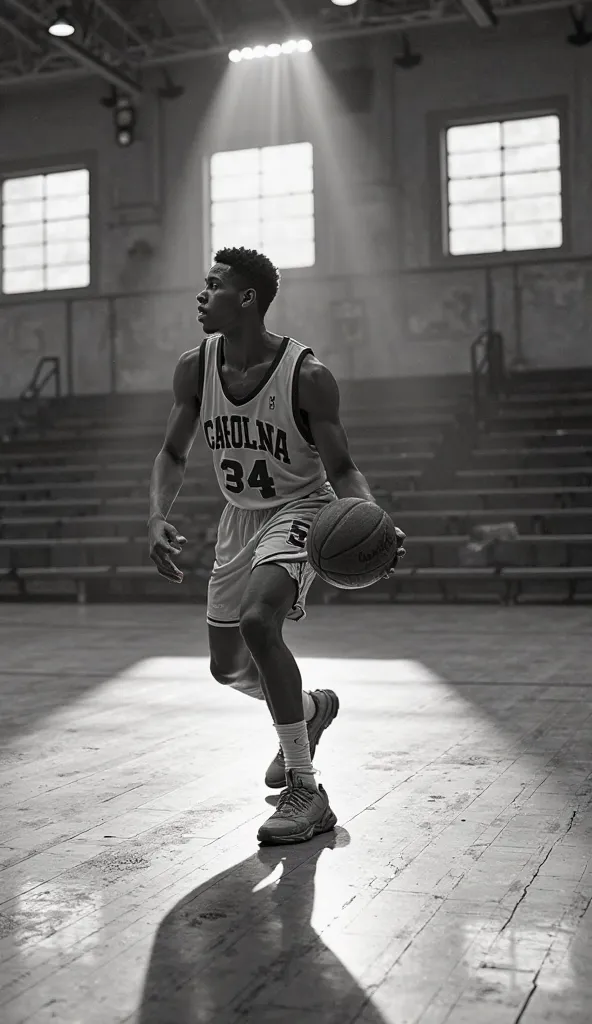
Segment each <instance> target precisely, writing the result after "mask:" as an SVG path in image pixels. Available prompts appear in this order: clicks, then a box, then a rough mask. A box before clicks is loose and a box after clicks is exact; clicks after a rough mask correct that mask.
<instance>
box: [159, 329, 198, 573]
mask: <svg viewBox="0 0 592 1024" xmlns="http://www.w3.org/2000/svg"><path fill="white" fill-rule="evenodd" d="M198 353H199V349H192V350H191V351H190V352H185V353H183V355H182V356H181V358H180V359H179V362H178V363H177V366H176V368H175V373H174V376H173V398H174V401H173V407H172V409H171V411H170V414H169V418H168V422H167V425H166V430H165V437H164V442H163V445H162V448H161V449H160V451H159V453H158V455H157V456H156V459H155V460H154V467H153V469H152V476H151V479H150V516H149V519H148V527H149V545H150V558H151V559H152V561H153V562H154V564H155V565H156V568H157V569H158V571H159V573H160V574H161V576H164V577H165V578H166V579H168V580H170V582H171V583H181V581H182V579H183V573H182V572H181V570H180V569H178V568H177V566H176V565H175V563H174V562H173V560H172V558H171V555H178V554H180V552H181V546H182V545H183V544H184V543H185V537H182V536H181V535H180V534H178V533H177V530H176V529H175V527H174V526H173V525H172V523H168V522H167V516H168V514H169V511H170V509H171V507H172V504H173V502H174V500H175V498H176V497H177V495H178V493H179V491H180V490H181V485H182V483H183V479H184V477H185V467H186V465H187V459H188V456H189V452H190V451H191V447H192V445H193V442H194V440H195V435H196V434H197V428H198V426H199V413H200V399H199V381H198Z"/></svg>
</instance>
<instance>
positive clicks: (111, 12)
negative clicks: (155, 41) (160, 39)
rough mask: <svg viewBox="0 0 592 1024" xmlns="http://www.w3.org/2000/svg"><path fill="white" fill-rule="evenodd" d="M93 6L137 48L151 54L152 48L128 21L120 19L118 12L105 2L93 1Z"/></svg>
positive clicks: (101, 0)
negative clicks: (132, 41)
mask: <svg viewBox="0 0 592 1024" xmlns="http://www.w3.org/2000/svg"><path fill="white" fill-rule="evenodd" d="M94 4H95V7H98V8H99V10H101V11H103V14H106V15H107V17H108V18H111V21H113V22H115V24H116V25H119V27H120V28H121V29H123V31H124V32H126V33H127V35H128V36H129V37H130V39H133V40H135V42H136V43H137V44H138V46H142V47H144V49H145V50H147V51H149V52H152V46H151V45H150V43H149V42H148V41H147V40H146V39H144V38H143V36H141V35H140V33H139V32H138V30H137V29H136V28H135V27H134V26H133V25H130V23H129V21H126V19H125V18H124V17H122V15H121V14H120V13H119V11H116V10H115V9H114V8H113V7H111V5H110V4H108V3H107V2H106V0H94Z"/></svg>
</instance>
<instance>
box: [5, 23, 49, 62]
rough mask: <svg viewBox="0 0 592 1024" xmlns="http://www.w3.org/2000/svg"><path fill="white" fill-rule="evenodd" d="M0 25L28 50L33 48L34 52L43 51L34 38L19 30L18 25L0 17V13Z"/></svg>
mask: <svg viewBox="0 0 592 1024" xmlns="http://www.w3.org/2000/svg"><path fill="white" fill-rule="evenodd" d="M0 25H1V26H2V28H5V29H6V31H7V32H10V34H11V36H14V38H15V39H19V40H20V41H21V43H24V44H25V46H28V47H29V49H30V50H33V52H34V53H43V50H42V49H41V47H40V46H39V43H36V42H35V40H34V39H31V37H30V36H28V35H27V34H26V32H21V30H20V28H19V27H18V25H13V23H12V22H11V21H8V19H7V18H4V17H2V15H0Z"/></svg>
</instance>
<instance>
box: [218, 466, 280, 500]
mask: <svg viewBox="0 0 592 1024" xmlns="http://www.w3.org/2000/svg"><path fill="white" fill-rule="evenodd" d="M220 469H222V470H223V471H224V473H225V474H226V479H225V480H224V486H225V488H226V490H227V491H230V492H231V493H232V494H240V492H241V491H244V489H245V479H244V478H245V470H244V467H243V466H241V464H240V462H236V461H235V460H234V459H223V460H222V462H221V463H220ZM247 485H248V486H249V487H257V488H258V489H259V491H260V492H261V497H262V498H274V497H275V484H274V482H273V477H272V476H270V474H269V472H268V470H267V463H266V461H265V459H256V461H255V462H254V463H253V468H252V469H251V472H250V473H249V475H248V477H247Z"/></svg>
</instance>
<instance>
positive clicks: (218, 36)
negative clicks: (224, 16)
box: [193, 0, 224, 44]
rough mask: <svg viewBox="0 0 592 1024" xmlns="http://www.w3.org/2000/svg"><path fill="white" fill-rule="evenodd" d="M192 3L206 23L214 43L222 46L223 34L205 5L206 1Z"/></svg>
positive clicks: (198, 0)
mask: <svg viewBox="0 0 592 1024" xmlns="http://www.w3.org/2000/svg"><path fill="white" fill-rule="evenodd" d="M193 2H194V3H195V6H196V7H197V9H198V11H199V12H200V14H201V16H202V18H203V19H204V21H205V22H206V24H207V26H208V28H209V30H210V32H211V33H212V35H213V36H214V39H215V40H216V42H217V43H220V44H222V43H223V42H224V33H223V31H222V29H221V28H220V26H219V24H218V22H217V21H216V19H215V18H214V15H213V14H212V12H211V11H210V9H209V7H208V5H207V4H206V0H193Z"/></svg>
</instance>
